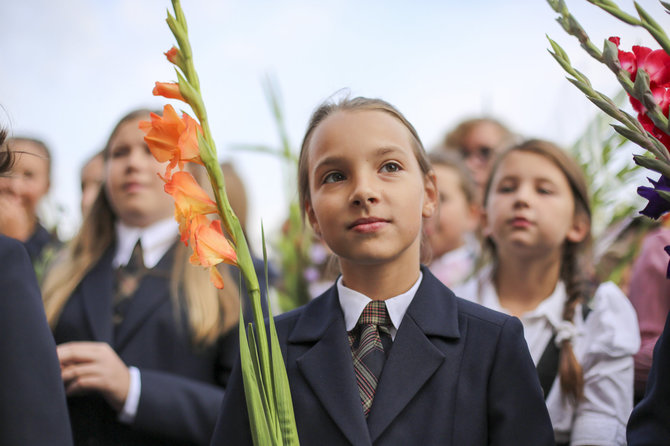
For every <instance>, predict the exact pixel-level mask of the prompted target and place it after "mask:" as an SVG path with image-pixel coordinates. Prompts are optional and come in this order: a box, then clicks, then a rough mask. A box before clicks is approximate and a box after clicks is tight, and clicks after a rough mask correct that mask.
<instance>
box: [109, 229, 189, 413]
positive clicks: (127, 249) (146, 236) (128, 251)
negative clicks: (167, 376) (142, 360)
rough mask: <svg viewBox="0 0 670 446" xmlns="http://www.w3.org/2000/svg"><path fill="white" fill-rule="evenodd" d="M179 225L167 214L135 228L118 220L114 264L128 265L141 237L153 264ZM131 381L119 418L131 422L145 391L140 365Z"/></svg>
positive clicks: (147, 262) (148, 263)
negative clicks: (160, 218)
mask: <svg viewBox="0 0 670 446" xmlns="http://www.w3.org/2000/svg"><path fill="white" fill-rule="evenodd" d="M178 233H179V226H178V225H177V222H176V221H175V220H174V218H172V217H170V218H166V219H164V220H160V221H157V222H156V223H154V224H152V225H149V226H147V227H146V228H136V227H132V226H128V225H126V224H124V223H122V222H121V221H117V223H116V252H115V254H114V258H113V259H112V266H113V267H114V268H118V267H120V266H121V265H127V264H128V261H129V260H130V256H131V255H132V253H133V249H134V248H135V244H136V243H137V241H138V240H141V241H142V254H143V256H142V257H143V259H144V266H146V267H147V268H153V267H154V266H156V265H157V264H158V262H159V261H160V259H162V258H163V256H164V255H165V253H166V252H167V251H168V250H169V249H170V247H171V246H172V245H173V244H174V242H175V240H176V239H177V234H178ZM128 370H129V372H130V383H129V387H128V395H127V396H126V401H125V403H124V405H123V408H122V409H121V412H119V421H121V422H123V423H128V424H130V423H132V422H133V421H134V420H135V416H136V415H137V406H138V405H139V402H140V394H141V393H142V381H141V377H140V371H139V369H138V368H137V367H133V366H129V367H128Z"/></svg>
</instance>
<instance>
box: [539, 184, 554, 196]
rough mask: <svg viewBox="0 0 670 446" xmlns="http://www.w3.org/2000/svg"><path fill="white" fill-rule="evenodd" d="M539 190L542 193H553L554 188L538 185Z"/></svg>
mask: <svg viewBox="0 0 670 446" xmlns="http://www.w3.org/2000/svg"><path fill="white" fill-rule="evenodd" d="M537 192H538V193H539V194H541V195H551V194H553V193H554V190H553V189H552V188H550V187H547V186H538V187H537Z"/></svg>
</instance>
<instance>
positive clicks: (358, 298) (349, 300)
mask: <svg viewBox="0 0 670 446" xmlns="http://www.w3.org/2000/svg"><path fill="white" fill-rule="evenodd" d="M421 279H423V273H422V272H420V271H419V278H418V279H417V281H416V282H414V285H412V287H411V288H410V289H409V290H407V291H405V292H404V293H402V294H399V295H397V296H393V297H391V298H389V299H386V300H385V301H384V302H386V309H387V310H388V312H389V317H390V318H391V323H392V324H393V326H392V327H390V328H389V331H390V333H391V339H393V340H395V335H396V333H397V332H398V327H400V323H401V322H402V318H403V317H405V313H406V312H407V308H408V307H409V304H411V303H412V299H414V295H415V294H416V290H417V289H419V285H420V284H421ZM336 284H337V294H338V298H339V299H340V307H342V313H343V314H344V324H345V327H346V329H347V331H351V330H353V329H354V327H355V326H356V323H357V322H358V319H360V317H361V314H362V313H363V310H364V309H365V306H366V305H367V304H368V303H370V302H371V301H372V299H370V298H369V297H368V296H366V295H365V294H362V293H359V292H358V291H355V290H352V289H351V288H347V287H346V286H344V285H343V284H342V276H340V277H339V278H338V279H337V282H336Z"/></svg>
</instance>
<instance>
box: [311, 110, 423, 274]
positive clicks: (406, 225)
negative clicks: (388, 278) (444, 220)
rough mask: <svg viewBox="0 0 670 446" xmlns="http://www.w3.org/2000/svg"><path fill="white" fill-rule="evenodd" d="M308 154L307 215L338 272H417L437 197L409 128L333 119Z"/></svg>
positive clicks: (384, 121)
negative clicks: (388, 266) (390, 267)
mask: <svg viewBox="0 0 670 446" xmlns="http://www.w3.org/2000/svg"><path fill="white" fill-rule="evenodd" d="M308 150H309V152H308V175H309V189H310V201H309V202H308V203H307V204H306V211H307V215H308V218H309V221H310V223H311V224H312V227H313V228H314V230H315V232H316V233H317V234H319V235H320V236H321V237H322V238H323V240H324V241H325V243H326V244H327V245H328V247H329V248H330V249H332V251H333V252H334V253H335V254H336V255H337V256H338V257H339V258H340V261H341V264H342V266H343V267H345V266H346V265H347V264H348V265H361V264H366V265H376V264H383V263H386V262H391V261H400V262H404V261H407V262H409V263H408V266H409V265H412V264H413V263H416V264H418V259H419V246H420V238H421V225H422V217H429V216H430V215H432V213H433V211H434V209H435V205H436V191H435V187H434V185H433V183H432V181H430V180H428V179H427V178H426V176H425V175H424V174H423V172H422V171H421V168H420V166H419V163H418V161H417V159H416V156H415V154H414V151H413V149H412V144H411V134H410V133H409V131H408V130H407V128H406V127H405V126H404V125H403V124H402V123H401V122H400V121H399V120H397V119H396V118H394V117H393V116H391V115H390V114H388V113H386V112H382V111H372V110H358V111H338V112H335V113H334V114H332V115H330V116H329V117H327V118H326V119H325V120H324V121H323V122H322V123H321V124H320V125H319V126H318V127H317V128H316V129H315V131H314V133H313V135H312V138H311V140H310V143H309V147H308Z"/></svg>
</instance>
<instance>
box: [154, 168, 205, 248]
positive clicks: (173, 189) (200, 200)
mask: <svg viewBox="0 0 670 446" xmlns="http://www.w3.org/2000/svg"><path fill="white" fill-rule="evenodd" d="M163 181H165V192H167V193H168V194H170V195H172V198H174V205H175V210H174V216H175V220H177V223H179V232H180V233H181V241H182V242H184V244H187V243H186V242H187V240H188V239H189V238H191V227H192V226H191V221H192V220H194V219H195V218H196V217H197V216H198V215H203V216H204V215H206V214H214V213H216V212H217V208H216V203H215V202H214V201H213V200H212V199H211V198H209V195H207V192H205V191H204V190H203V189H202V188H201V187H200V185H199V184H198V183H197V182H196V181H195V178H193V175H191V174H190V173H188V172H185V171H179V172H175V173H174V175H172V177H171V178H170V179H165V178H163Z"/></svg>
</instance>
